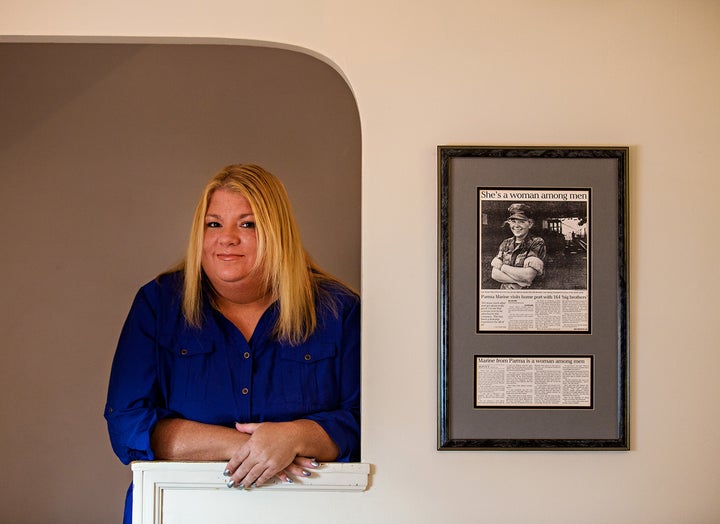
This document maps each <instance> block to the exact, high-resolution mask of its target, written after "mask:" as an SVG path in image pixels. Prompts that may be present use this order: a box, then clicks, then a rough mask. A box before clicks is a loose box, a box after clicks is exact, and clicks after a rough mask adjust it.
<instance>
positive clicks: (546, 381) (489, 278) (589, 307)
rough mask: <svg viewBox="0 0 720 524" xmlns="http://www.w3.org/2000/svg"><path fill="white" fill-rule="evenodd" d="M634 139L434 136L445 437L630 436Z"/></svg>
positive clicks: (508, 443)
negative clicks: (608, 143)
mask: <svg viewBox="0 0 720 524" xmlns="http://www.w3.org/2000/svg"><path fill="white" fill-rule="evenodd" d="M628 156H629V150H628V148H627V147H497V146H438V186H439V187H438V192H439V206H438V207H439V242H438V251H439V271H438V273H439V278H438V295H439V321H438V324H439V325H438V335H439V351H438V368H439V370H438V375H439V376H438V449H439V450H452V449H463V450H468V449H478V450H481V449H548V448H553V449H598V450H603V449H605V450H607V449H615V450H617V449H629V435H628V398H627V397H628V379H629V376H628V362H627V352H628V348H627V322H628V320H627V319H628V315H627V307H628V299H627V294H628V263H627V260H628V253H627V250H628V216H627V215H628V211H627V198H628V195H627V193H628V191H627V184H628V179H627V178H628V176H627V170H628Z"/></svg>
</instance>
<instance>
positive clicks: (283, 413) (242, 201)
mask: <svg viewBox="0 0 720 524" xmlns="http://www.w3.org/2000/svg"><path fill="white" fill-rule="evenodd" d="M359 309H360V303H359V298H358V296H357V294H355V293H354V292H353V291H351V290H350V289H348V288H347V287H346V286H345V285H343V284H342V283H340V282H339V281H338V280H337V279H335V278H333V277H331V276H330V275H328V274H327V273H325V272H324V271H322V270H321V269H320V268H318V267H317V266H316V265H315V263H314V262H313V261H312V260H311V259H310V258H309V256H308V255H307V254H306V252H305V250H304V249H303V247H302V244H301V241H300V236H299V233H298V228H297V225H296V223H295V219H294V217H293V214H292V210H291V207H290V202H289V199H288V197H287V193H286V192H285V189H284V187H283V186H282V184H281V183H280V181H279V180H278V179H277V178H275V177H274V176H273V175H272V174H270V173H268V172H267V171H265V170H264V169H263V168H261V167H259V166H255V165H231V166H227V167H226V168H224V169H222V170H221V171H220V172H219V173H218V174H217V175H215V176H214V177H213V178H212V179H211V180H210V182H209V183H208V185H207V186H206V187H205V190H204V191H203V194H202V195H201V197H200V200H199V202H198V205H197V208H196V210H195V216H194V219H193V225H192V229H191V234H190V240H189V242H188V249H187V254H186V257H185V260H184V262H183V263H182V264H181V265H180V266H179V267H178V268H176V269H175V270H173V271H170V272H168V273H165V274H162V275H160V276H159V277H158V278H157V279H155V280H154V281H152V282H150V283H148V284H146V285H145V286H143V287H142V288H141V289H140V291H139V292H138V294H137V296H136V298H135V301H134V302H133V305H132V308H131V310H130V313H129V315H128V318H127V320H126V322H125V325H124V327H123V330H122V333H121V335H120V340H119V342H118V347H117V350H116V353H115V358H114V360H113V365H112V371H111V376H110V384H109V391H108V400H107V405H106V407H105V418H106V419H107V423H108V429H109V433H110V439H111V443H112V446H113V449H114V451H115V453H116V454H117V455H118V457H119V458H120V460H121V461H122V462H123V463H125V464H127V463H129V462H130V461H132V460H153V459H163V460H222V461H225V460H227V461H228V462H227V467H226V470H225V474H226V476H227V484H228V487H238V488H249V487H250V486H253V485H254V486H262V485H263V483H265V482H267V481H268V480H270V479H271V478H273V477H277V478H279V479H281V480H282V481H284V482H293V479H294V478H299V477H303V476H309V475H311V471H312V469H313V468H315V467H317V466H318V462H319V461H354V460H359V447H360V311H359ZM131 493H132V491H131V490H130V491H129V492H128V500H127V502H126V508H125V516H126V522H129V521H130V517H131V508H132V505H131V500H130V499H131Z"/></svg>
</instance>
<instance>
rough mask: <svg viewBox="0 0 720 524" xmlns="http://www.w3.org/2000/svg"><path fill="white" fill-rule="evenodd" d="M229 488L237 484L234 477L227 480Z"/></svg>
mask: <svg viewBox="0 0 720 524" xmlns="http://www.w3.org/2000/svg"><path fill="white" fill-rule="evenodd" d="M225 485H226V486H227V487H228V488H232V487H233V486H234V485H235V481H234V480H233V479H230V480H228V481H227V484H225Z"/></svg>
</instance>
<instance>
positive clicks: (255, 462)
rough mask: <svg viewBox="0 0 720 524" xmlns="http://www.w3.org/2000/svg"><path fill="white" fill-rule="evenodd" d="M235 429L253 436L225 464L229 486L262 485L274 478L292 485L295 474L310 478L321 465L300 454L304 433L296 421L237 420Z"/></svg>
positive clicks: (225, 473)
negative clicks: (312, 472)
mask: <svg viewBox="0 0 720 524" xmlns="http://www.w3.org/2000/svg"><path fill="white" fill-rule="evenodd" d="M235 429H237V430H238V431H239V432H240V433H243V434H246V435H249V438H248V439H247V440H246V442H245V444H243V445H242V446H241V447H240V448H239V449H238V450H237V451H236V452H235V454H234V455H233V456H232V457H231V458H230V460H229V461H228V463H227V466H226V467H225V471H224V475H225V476H226V477H228V481H227V486H228V487H229V488H232V487H238V488H240V489H243V488H249V487H250V486H256V487H259V486H262V485H263V484H264V483H266V482H268V481H269V480H270V479H271V478H273V477H277V478H278V479H280V481H282V482H287V483H290V484H292V482H293V477H309V476H310V475H311V473H310V470H311V469H315V468H317V467H318V466H319V463H318V461H317V460H316V459H314V458H309V457H302V456H299V455H298V452H299V449H300V444H299V443H300V439H301V436H300V434H299V431H298V428H297V427H296V426H295V424H294V423H293V422H262V423H247V424H241V423H236V424H235Z"/></svg>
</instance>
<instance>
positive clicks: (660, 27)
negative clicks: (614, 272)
mask: <svg viewBox="0 0 720 524" xmlns="http://www.w3.org/2000/svg"><path fill="white" fill-rule="evenodd" d="M0 34H6V35H61V36H73V37H74V36H88V37H92V36H94V35H103V36H110V37H112V36H115V37H119V36H143V37H145V36H149V37H152V36H158V37H161V36H168V35H173V36H178V37H187V38H193V37H196V38H206V37H223V38H237V39H250V40H259V41H271V42H279V43H281V44H284V45H291V46H299V47H302V48H306V49H309V50H311V51H312V52H313V53H318V54H320V55H324V56H325V57H327V59H328V60H329V61H331V62H333V63H334V64H336V65H337V67H338V68H339V69H340V70H341V71H342V74H343V75H344V76H345V78H346V79H347V81H348V83H349V85H350V87H351V89H352V91H353V93H354V94H355V96H356V99H357V103H358V108H359V113H360V121H361V125H362V139H363V153H362V182H363V193H362V196H363V200H362V208H363V219H362V231H363V232H362V292H363V300H364V307H363V351H364V364H363V382H364V398H363V414H364V421H363V424H364V426H363V460H364V461H365V462H370V463H372V464H373V465H374V474H373V477H372V486H371V488H370V489H369V490H368V491H367V492H366V493H363V494H348V495H347V496H344V495H343V496H341V495H340V494H333V495H327V496H326V498H324V499H323V500H317V499H316V498H312V499H311V498H306V499H298V498H293V501H292V503H293V504H297V520H299V521H302V520H304V518H305V517H306V519H307V521H308V522H311V521H315V520H316V519H319V520H323V521H327V522H331V521H357V522H368V521H378V522H379V521H394V522H436V521H441V520H442V521H447V522H467V521H482V522H503V523H505V522H506V523H523V522H548V523H549V522H553V523H554V522H578V521H582V522H598V523H600V522H609V521H614V522H628V523H629V522H633V523H635V522H652V523H658V522H667V523H678V522H682V523H684V522H716V521H718V519H719V518H720V502H718V499H717V490H718V485H719V484H720V478H719V477H718V473H717V472H718V471H720V454H718V453H717V450H716V449H715V445H716V443H717V442H718V439H719V438H720V422H718V420H717V411H718V410H717V404H716V403H717V399H718V397H720V381H718V380H717V370H718V368H720V352H719V351H718V343H717V337H716V335H715V331H716V329H715V325H716V324H717V319H718V317H719V315H718V313H719V312H720V311H719V309H720V308H719V307H718V303H717V296H718V295H719V293H720V281H719V279H718V278H717V275H716V274H715V273H714V261H715V260H716V259H717V258H718V255H719V254H720V253H719V248H718V242H717V240H716V239H715V237H716V233H715V232H714V230H713V226H714V224H715V222H716V214H717V198H718V194H720V191H718V190H719V189H720V187H719V185H720V183H719V182H718V176H717V166H718V164H719V162H718V160H720V159H719V158H718V156H719V154H718V150H719V149H718V147H717V144H718V142H720V104H718V95H717V94H718V93H719V92H720V60H718V56H719V55H720V4H718V3H717V2H714V1H680V0H678V1H602V2H601V1H585V2H578V1H569V0H568V1H561V0H527V1H522V0H516V1H512V2H497V1H494V0H493V1H491V0H475V1H460V0H456V1H447V2H425V1H422V2H418V1H411V0H397V1H394V2H393V1H391V2H386V1H383V2H380V1H368V2H357V3H355V4H354V5H352V6H351V5H349V4H347V3H340V2H337V3H335V2H324V1H320V0H317V1H306V2H295V1H293V0H276V1H270V2H263V3H259V2H242V1H240V2H230V3H229V2H223V1H220V0H217V1H216V0H210V1H205V2H202V3H201V2H194V1H184V2H182V3H167V2H157V3H155V4H154V5H153V4H150V5H148V4H147V3H146V2H143V1H140V0H126V1H124V2H108V1H101V2H95V3H86V2H79V1H71V0H61V1H58V2H55V3H52V4H48V3H41V2H37V1H29V2H20V1H17V0H12V1H9V2H7V1H6V2H4V3H3V4H2V5H1V6H0ZM442 143H468V144H472V143H477V144H561V145H562V144H568V145H574V144H591V145H606V144H628V145H630V146H631V148H632V151H631V153H632V157H631V165H630V168H631V173H630V176H631V198H630V204H631V220H632V222H631V232H632V238H631V252H632V262H631V278H632V280H631V302H630V307H631V334H630V343H631V357H630V363H631V373H632V380H631V395H632V401H631V417H632V419H631V432H632V447H633V449H632V451H630V452H602V453H601V452H457V453H456V452H453V453H449V452H443V453H440V452H437V451H435V444H436V443H435V432H436V328H435V325H436V268H437V264H436V212H437V204H436V196H437V195H436V168H435V148H436V146H437V145H438V144H442ZM63 349H67V348H63ZM33 358H36V357H33ZM24 371H25V369H21V370H19V372H24ZM88 372H93V373H98V374H102V373H103V372H104V371H103V370H102V369H92V370H88ZM40 391H41V392H42V389H40ZM30 395H33V393H30ZM37 398H38V399H40V398H41V397H39V396H38V397H37ZM87 416H94V414H91V413H88V415H87ZM38 418H39V419H41V420H42V419H43V418H47V414H46V413H43V410H41V409H40V410H38ZM48 426H49V427H48V428H44V427H38V430H41V429H46V430H47V431H48V432H50V431H53V430H54V429H55V428H53V425H52V424H50V425H48ZM68 446H72V440H68ZM37 451H38V453H42V450H37ZM14 452H15V451H12V450H7V449H4V450H3V453H4V454H10V453H14ZM108 452H109V448H108ZM52 459H53V457H49V458H48V460H52ZM83 466H84V465H83ZM78 467H80V466H78ZM83 471H84V472H85V473H84V474H95V473H96V472H90V471H88V470H86V469H83ZM116 474H117V471H116V470H114V469H113V470H112V471H104V472H97V475H98V478H99V479H102V478H103V476H107V475H112V476H114V475H116ZM26 480H27V489H32V490H36V491H37V492H38V494H39V495H41V494H45V495H47V494H48V493H50V494H51V495H52V496H51V497H50V499H51V500H50V502H51V503H53V504H56V505H57V507H60V506H61V504H62V503H61V500H62V498H63V492H62V491H59V490H58V488H57V487H56V486H55V484H57V483H62V482H63V479H62V478H44V477H43V475H42V471H28V472H27V479H26ZM98 489H103V488H102V487H101V486H98ZM88 507H89V508H92V500H90V501H88ZM343 510H344V511H349V513H348V514H343V515H344V516H342V517H341V516H340V511H343ZM268 511H272V509H268ZM474 511H477V512H478V515H479V516H478V517H477V518H473V517H472V515H473V512H474ZM348 515H349V516H348Z"/></svg>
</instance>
